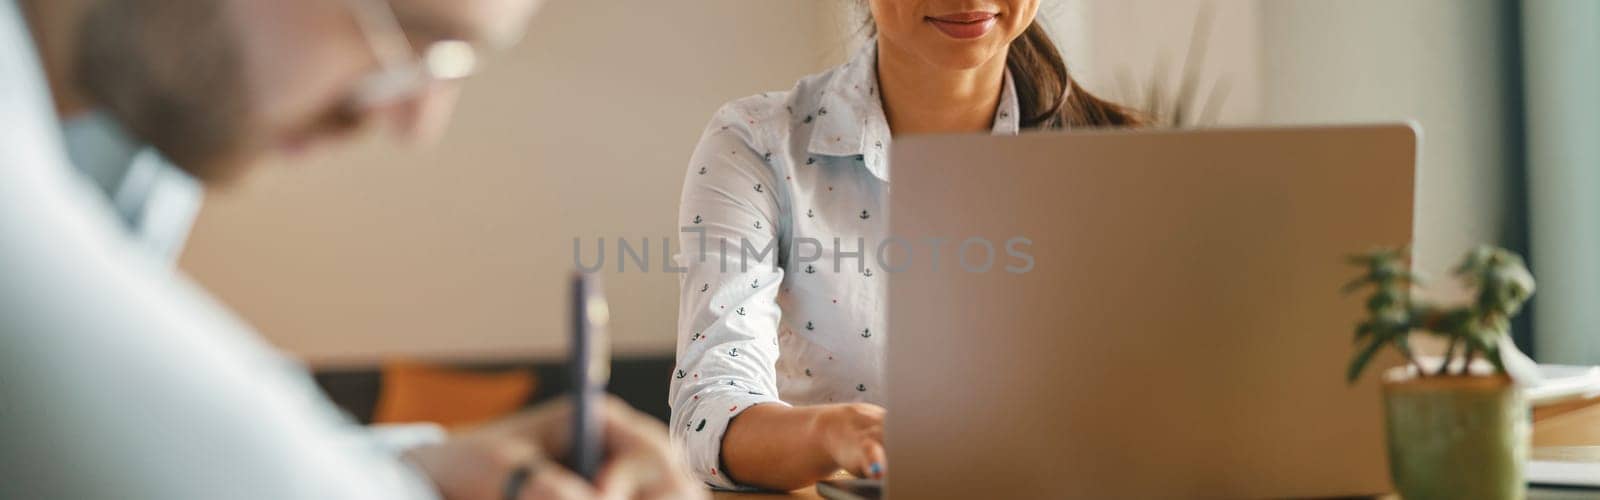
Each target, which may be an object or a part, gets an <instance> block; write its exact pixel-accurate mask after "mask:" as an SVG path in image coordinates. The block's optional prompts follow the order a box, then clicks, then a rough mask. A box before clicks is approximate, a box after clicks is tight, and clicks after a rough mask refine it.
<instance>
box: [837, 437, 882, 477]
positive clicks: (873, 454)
mask: <svg viewBox="0 0 1600 500" xmlns="http://www.w3.org/2000/svg"><path fill="white" fill-rule="evenodd" d="M854 455H855V456H854V458H853V459H851V460H850V461H848V462H846V463H845V464H844V466H845V471H846V472H849V473H850V474H851V475H853V476H856V477H864V478H869V479H876V478H881V477H883V475H884V473H886V472H888V466H889V463H888V456H887V455H888V454H887V453H885V452H884V449H883V444H882V443H881V442H879V441H877V440H873V439H863V440H862V441H861V444H860V445H859V449H858V450H857V451H856V452H855V453H854Z"/></svg>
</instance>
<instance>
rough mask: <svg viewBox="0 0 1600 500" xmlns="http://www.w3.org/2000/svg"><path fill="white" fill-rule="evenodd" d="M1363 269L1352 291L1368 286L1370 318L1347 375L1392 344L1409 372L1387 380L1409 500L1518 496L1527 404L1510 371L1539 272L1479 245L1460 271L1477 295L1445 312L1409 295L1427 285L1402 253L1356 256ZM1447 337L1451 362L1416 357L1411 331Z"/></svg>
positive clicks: (1396, 454)
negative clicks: (1516, 334) (1517, 328)
mask: <svg viewBox="0 0 1600 500" xmlns="http://www.w3.org/2000/svg"><path fill="white" fill-rule="evenodd" d="M1350 262H1351V263H1352V264H1355V265H1358V266H1361V267H1362V268H1363V269H1364V271H1365V273H1364V274H1363V275H1362V276H1360V277H1359V278H1357V279H1355V280H1354V281H1352V282H1350V283H1349V284H1348V285H1346V286H1345V287H1344V291H1345V292H1346V293H1349V292H1353V291H1357V290H1361V289H1369V288H1370V289H1371V290H1372V295H1371V296H1370V297H1369V298H1368V299H1367V302H1366V311H1367V313H1368V317H1367V318H1366V319H1364V320H1363V321H1361V322H1360V323H1359V324H1358V325H1357V326H1356V342H1357V344H1358V345H1359V348H1358V350H1357V351H1356V354H1355V357H1354V358H1353V359H1352V360H1351V361H1350V366H1349V369H1348V371H1347V372H1346V377H1347V379H1348V380H1349V381H1350V382H1351V383H1354V382H1355V380H1356V379H1357V378H1358V377H1359V376H1360V375H1361V372H1362V370H1363V369H1365V368H1366V366H1367V365H1368V364H1369V363H1370V362H1371V361H1372V359H1373V356H1374V355H1375V354H1376V353H1377V352H1378V351H1379V350H1381V349H1383V348H1384V347H1385V346H1392V347H1393V348H1394V349H1395V350H1397V351H1399V353H1400V355H1401V356H1402V357H1403V358H1404V359H1405V362H1406V364H1405V366H1402V367H1397V368H1395V369H1392V370H1390V371H1389V372H1388V373H1387V374H1386V375H1387V376H1386V377H1385V380H1384V382H1383V406H1384V417H1385V423H1386V426H1385V427H1386V429H1387V435H1388V445H1389V471H1390V476H1391V477H1392V478H1393V480H1394V485H1395V488H1396V489H1397V490H1398V491H1399V493H1400V494H1401V496H1403V497H1404V498H1406V499H1408V500H1427V499H1520V498H1522V497H1523V490H1524V484H1523V479H1522V465H1523V462H1525V461H1526V458H1527V455H1528V435H1529V419H1528V405H1527V402H1526V401H1525V400H1524V399H1523V397H1522V394H1521V392H1520V391H1519V390H1518V388H1517V385H1516V384H1515V383H1514V381H1513V380H1512V378H1511V377H1510V376H1509V375H1508V374H1507V372H1506V358H1505V357H1504V356H1503V355H1504V354H1506V351H1508V350H1513V349H1515V347H1512V346H1511V344H1510V340H1509V334H1510V330H1511V317H1512V316H1514V315H1515V314H1516V313H1517V311H1518V310H1519V309H1520V308H1521V307H1522V304H1523V303H1524V302H1526V301H1527V299H1528V297H1529V296H1530V295H1532V294H1533V290H1534V282H1533V275H1532V274H1531V273H1529V272H1528V269H1527V267H1526V266H1524V265H1523V262H1522V258H1521V257H1519V256H1517V255H1516V254H1515V253H1512V252H1510V251H1507V250H1504V249H1500V248H1494V247H1487V246H1485V247H1479V248H1478V249H1476V250H1473V251H1472V252H1469V253H1468V254H1467V256H1466V258H1464V259H1463V260H1462V262H1461V264H1460V265H1459V266H1457V267H1456V268H1455V269H1454V270H1453V274H1454V275H1455V276H1456V278H1458V279H1459V280H1461V281H1462V283H1463V284H1465V285H1467V286H1469V287H1472V289H1473V292H1474V293H1473V295H1472V296H1473V299H1472V300H1471V301H1469V302H1468V303H1465V304H1461V305H1458V306H1454V307H1444V306H1440V305H1436V304H1432V303H1429V302H1427V301H1425V300H1421V299H1418V298H1414V297H1412V296H1411V293H1410V292H1411V290H1412V288H1413V287H1414V286H1417V285H1420V284H1421V283H1420V282H1421V280H1420V279H1419V278H1418V277H1417V275H1416V274H1414V273H1413V272H1412V271H1411V270H1410V260H1409V258H1408V255H1407V252H1406V251H1405V250H1403V249H1379V250H1375V251H1372V252H1369V253H1366V254H1363V255H1356V256H1352V257H1350ZM1417 332H1422V333H1427V334H1431V335H1434V336H1437V337H1441V338H1442V339H1443V340H1444V341H1445V342H1446V345H1447V347H1446V348H1445V351H1444V356H1443V357H1442V358H1441V359H1438V360H1437V361H1436V362H1429V360H1427V359H1425V358H1420V357H1419V356H1417V354H1416V352H1415V351H1414V350H1413V348H1412V344H1411V342H1410V335H1411V334H1412V333H1417Z"/></svg>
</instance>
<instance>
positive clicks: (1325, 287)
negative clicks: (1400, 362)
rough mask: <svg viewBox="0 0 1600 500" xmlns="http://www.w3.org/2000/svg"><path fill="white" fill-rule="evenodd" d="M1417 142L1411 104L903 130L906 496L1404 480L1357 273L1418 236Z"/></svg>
mask: <svg viewBox="0 0 1600 500" xmlns="http://www.w3.org/2000/svg"><path fill="white" fill-rule="evenodd" d="M1416 158H1417V131H1416V130H1415V129H1414V127H1413V126H1409V125H1379V126H1346V127H1317V128H1270V129H1237V130H1228V129H1224V130H1207V131H1170V132H1163V131H1142V132H1089V133H1066V134H1053V133H1052V134H1027V135H1022V136H1017V137H994V136H928V137H908V138H903V139H897V140H896V142H895V144H894V149H893V150H892V156H891V160H892V162H893V165H894V172H893V177H892V183H893V195H892V198H893V200H892V211H891V213H890V219H891V222H890V224H891V227H892V233H893V234H894V235H895V236H896V237H898V238H901V239H902V240H904V241H909V242H911V244H910V245H909V246H906V245H900V244H896V245H890V246H889V247H890V248H891V249H893V251H894V253H893V254H892V255H891V263H894V264H895V266H896V268H897V269H896V270H897V271H898V272H896V273H895V274H893V275H892V277H891V280H890V281H891V284H890V290H891V291H890V308H891V312H890V325H891V327H892V329H893V332H894V334H893V335H891V336H890V339H889V354H888V372H889V384H890V385H889V387H888V389H889V416H888V423H887V437H886V439H887V447H888V450H889V469H890V473H889V479H888V482H887V484H886V487H887V494H888V495H889V496H890V497H891V498H904V499H939V498H1172V497H1182V498H1196V497H1205V498H1269V497H1270V498H1281V497H1318V496H1336V495H1359V494H1371V493H1379V492H1387V491H1391V487H1390V485H1389V481H1388V468H1387V467H1388V466H1387V461H1386V454H1385V451H1384V447H1383V443H1384V438H1383V435H1382V432H1383V427H1382V420H1381V418H1382V417H1381V409H1380V401H1379V397H1378V391H1377V385H1376V382H1375V378H1376V377H1374V376H1372V374H1371V373H1369V374H1368V375H1367V376H1366V377H1365V378H1364V379H1363V381H1362V383H1360V384H1358V385H1356V386H1354V387H1351V386H1347V385H1346V384H1345V381H1344V373H1345V366H1346V362H1347V360H1348V359H1349V357H1350V354H1351V352H1352V344H1351V329H1352V326H1353V325H1354V324H1355V322H1356V320H1357V318H1358V317H1359V315H1360V313H1361V305H1360V303H1359V298H1356V297H1344V296H1341V295H1340V294H1339V292H1338V290H1339V287H1340V285H1341V284H1343V283H1344V282H1345V281H1346V280H1347V279H1348V278H1350V277H1351V276H1353V275H1354V274H1355V272H1356V269H1354V268H1351V267H1348V266H1347V265H1346V264H1345V263H1344V261H1343V258H1342V257H1343V256H1344V255H1346V254H1349V253H1354V252H1360V251H1364V250H1367V249H1368V248H1370V247H1373V246H1377V245H1395V246H1398V245H1406V244H1409V243H1410V240H1411V236H1412V213H1413V201H1412V198H1413V193H1414V189H1413V185H1414V179H1415V171H1416V167H1415V165H1416ZM930 238H942V239H943V240H944V242H943V243H942V244H941V245H940V248H941V251H940V255H939V256H940V262H939V265H938V266H937V269H936V268H935V266H932V265H930V264H931V262H930V261H931V257H932V256H931V255H930V254H931V252H930V251H928V249H929V248H930V245H931V243H928V241H929V239H930ZM907 247H908V248H909V250H907V249H906V248H907ZM1024 255H1025V256H1026V258H1024V257H1023V256H1024ZM908 256H909V259H907V257H908ZM1389 361H1391V362H1392V361H1393V360H1389ZM1380 364H1382V363H1380ZM1376 371H1377V370H1371V372H1373V373H1375V372H1376Z"/></svg>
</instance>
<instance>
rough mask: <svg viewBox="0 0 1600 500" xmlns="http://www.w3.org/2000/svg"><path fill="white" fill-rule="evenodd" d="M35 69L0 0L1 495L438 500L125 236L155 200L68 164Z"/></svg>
mask: <svg viewBox="0 0 1600 500" xmlns="http://www.w3.org/2000/svg"><path fill="white" fill-rule="evenodd" d="M40 68H41V66H40V63H39V61H38V60H37V56H36V55H35V52H34V44H33V40H32V39H31V37H30V36H29V31H28V29H27V26H26V25H25V21H24V19H23V17H22V15H21V11H20V9H19V8H18V6H17V5H16V4H15V3H14V2H12V1H6V0H0V116H3V117H5V121H6V123H5V128H4V130H3V132H0V498H27V499H55V498H61V499H85V498H128V499H161V500H166V499H191V498H193V499H201V498H204V499H213V498H215V499H221V498H227V499H261V500H284V499H329V498H339V499H414V498H434V497H436V493H435V492H434V491H433V487H432V485H431V484H430V483H429V482H428V480H427V478H426V477H424V476H423V475H422V474H420V473H419V471H417V470H415V469H414V468H412V467H409V466H408V465H407V464H405V463H403V462H402V461H401V460H399V459H398V458H397V455H396V452H395V450H394V449H393V448H392V447H391V446H388V444H387V443H385V442H384V441H382V440H380V439H378V438H376V437H374V436H373V435H372V433H370V432H368V431H367V430H366V429H365V428H363V427H361V426H359V425H356V424H355V423H354V422H352V421H350V420H349V419H348V418H347V417H345V416H344V415H342V414H341V413H340V412H339V411H338V410H337V409H336V408H335V407H334V406H333V405H332V404H330V403H329V402H328V401H327V400H326V399H325V398H324V397H323V396H322V395H321V394H320V392H319V391H318V390H317V388H316V386H315V384H314V383H313V382H312V380H311V378H310V377H309V376H308V375H307V372H306V370H305V369H304V368H303V367H302V366H300V365H298V364H296V363H294V362H292V361H291V360H289V359H287V358H285V357H283V356H281V355H280V354H279V353H277V352H276V351H274V350H273V349H272V348H271V347H270V346H268V345H267V344H266V343H265V342H263V341H262V340H261V339H260V338H258V337H257V336H256V335H255V333H254V332H253V331H252V330H251V329H250V327H249V326H248V325H245V324H244V323H243V322H241V321H240V320H239V319H238V318H237V317H235V316H234V315H233V314H232V313H231V312H229V311H228V310H227V309H226V308H225V307H223V306H221V305H220V304H218V303H217V302H215V301H214V300H212V298H211V297H210V296H208V295H207V294H206V293H205V292H204V291H203V290H201V289H200V288H199V287H197V286H195V285H194V284H193V283H191V282H190V281H189V280H188V279H187V278H185V277H184V276H182V275H181V274H178V273H175V272H173V270H172V266H171V259H170V254H166V255H165V256H163V254H161V253H160V252H152V251H151V249H150V247H147V246H145V245H146V243H142V241H150V240H142V239H141V237H140V236H138V235H139V234H140V233H139V230H138V229H137V228H139V227H145V226H139V225H135V226H131V227H134V228H135V230H134V231H133V233H132V234H133V236H132V237H130V230H129V227H130V226H126V225H125V223H126V222H127V218H126V217H127V214H130V213H132V214H145V215H146V216H149V215H150V212H147V211H144V209H140V208H138V207H149V203H148V202H147V203H134V204H131V205H129V206H130V207H134V208H135V210H133V211H131V212H130V211H122V210H119V209H118V208H117V207H118V206H119V205H120V204H121V203H122V202H121V201H120V200H119V199H118V197H117V196H116V195H115V194H113V195H112V196H111V197H110V198H109V200H110V202H109V203H108V197H107V193H108V192H109V191H106V190H104V189H102V187H101V185H97V184H96V183H95V182H94V181H91V180H90V176H87V175H84V174H83V173H80V172H79V171H76V170H75V169H74V168H73V167H72V166H70V163H69V160H70V159H69V157H68V155H67V154H66V152H65V149H64V147H63V139H62V135H61V126H60V124H59V123H58V121H57V120H56V118H55V112H54V109H53V108H52V106H51V98H50V94H49V89H48V86H47V85H46V84H45V79H44V77H43V74H42V70H41V69H40ZM128 173H129V174H133V173H134V172H133V171H129V172H128ZM120 184H126V180H124V182H123V183H119V185H120ZM156 189H158V190H159V189H161V188H156ZM147 194H150V193H147ZM157 198H160V196H159V195H158V196H157ZM195 201H197V199H196V200H195ZM158 211H159V209H158ZM156 218H158V219H159V218H160V216H156ZM145 222H149V220H148V219H147V220H145ZM158 225H159V224H158ZM156 240H159V241H170V240H167V239H162V238H156Z"/></svg>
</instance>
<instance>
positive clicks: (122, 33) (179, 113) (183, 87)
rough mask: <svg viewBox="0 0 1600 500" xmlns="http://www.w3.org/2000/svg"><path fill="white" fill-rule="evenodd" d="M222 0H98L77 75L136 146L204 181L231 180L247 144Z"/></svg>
mask: <svg viewBox="0 0 1600 500" xmlns="http://www.w3.org/2000/svg"><path fill="white" fill-rule="evenodd" d="M227 8H228V6H227V2H226V1H223V0H99V1H97V2H94V3H93V4H92V5H91V6H90V7H89V8H88V11H87V12H86V14H85V16H84V20H83V24H82V25H80V26H79V33H78V41H79V43H78V53H77V54H76V57H75V64H74V67H73V69H72V74H73V75H75V77H76V79H77V84H78V85H79V86H80V87H81V89H82V91H83V92H84V93H85V95H87V96H88V97H89V99H90V100H92V101H93V102H94V104H95V105H96V106H97V107H99V108H100V109H101V110H102V111H105V112H107V113H109V114H110V115H111V116H112V117H113V118H115V119H116V120H117V121H118V122H120V123H121V124H122V126H123V127H125V128H126V129H127V130H128V131H129V133H131V134H132V135H133V136H134V137H136V138H137V139H138V140H140V141H143V142H146V143H148V144H150V145H151V146H154V147H155V148H156V149H157V150H159V151H161V153H162V154H163V155H165V156H166V157H167V158H168V159H169V160H171V161H172V162H173V163H175V164H177V165H178V166H179V167H181V168H183V169H184V170H186V171H188V172H189V173H191V174H193V175H195V176H196V177H198V178H201V179H202V180H214V179H218V178H226V177H228V176H229V175H231V173H232V172H230V171H229V170H231V169H232V168H233V167H232V164H234V163H236V162H234V161H231V159H230V158H228V157H227V156H228V155H229V154H230V153H233V152H235V151H237V150H239V149H240V146H241V145H242V144H241V142H242V141H245V140H246V131H245V130H244V128H245V126H246V125H245V123H244V118H245V117H246V113H245V107H246V106H247V103H248V99H247V89H246V86H245V81H244V75H243V74H242V71H243V67H242V63H241V61H240V59H239V53H238V52H239V50H238V44H237V40H236V38H235V36H234V34H233V30H232V29H231V28H230V27H229V22H228V16H227V12H226V9H227Z"/></svg>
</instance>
